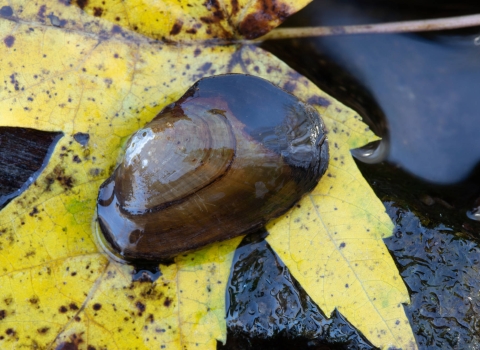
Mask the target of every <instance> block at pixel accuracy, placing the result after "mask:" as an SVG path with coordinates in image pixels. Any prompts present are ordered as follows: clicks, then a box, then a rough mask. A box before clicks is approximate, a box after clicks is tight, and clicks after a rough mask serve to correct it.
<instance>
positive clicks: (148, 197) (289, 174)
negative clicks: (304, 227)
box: [97, 74, 328, 261]
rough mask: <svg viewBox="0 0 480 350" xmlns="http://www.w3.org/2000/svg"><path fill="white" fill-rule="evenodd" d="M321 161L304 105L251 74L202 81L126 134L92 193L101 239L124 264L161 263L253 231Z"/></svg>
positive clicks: (315, 125) (309, 181)
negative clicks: (117, 157) (114, 162)
mask: <svg viewBox="0 0 480 350" xmlns="http://www.w3.org/2000/svg"><path fill="white" fill-rule="evenodd" d="M327 165H328V144H327V141H326V133H325V129H324V124H323V122H322V120H321V118H320V116H319V114H318V112H317V111H316V110H315V109H314V108H313V107H312V106H310V105H308V104H306V103H304V102H302V101H300V100H299V99H298V98H297V97H295V96H293V95H292V94H290V93H287V92H286V91H284V90H282V89H280V88H279V87H277V86H275V85H274V84H272V83H270V82H268V81H267V80H264V79H262V78H258V77H255V76H250V75H243V74H227V75H218V76H213V77H209V78H204V79H201V80H199V81H198V82H196V83H195V84H194V85H193V86H192V87H191V88H190V89H189V90H188V91H187V92H186V93H185V94H184V95H183V96H182V97H181V98H180V99H179V100H178V101H177V102H175V103H173V104H171V105H169V106H167V107H166V108H164V109H163V110H162V111H161V112H160V113H159V114H158V115H157V116H156V117H155V118H154V119H153V120H152V121H151V122H149V123H148V124H147V125H145V127H144V128H142V129H140V130H139V131H137V132H136V133H135V134H133V135H132V136H131V138H130V140H129V141H128V143H127V145H126V150H125V156H124V158H123V160H122V162H121V163H120V164H119V165H118V167H117V168H116V170H115V171H114V173H113V174H112V176H111V177H110V178H108V179H107V180H106V181H105V182H104V183H103V184H102V185H101V187H100V190H99V195H98V202H97V214H98V222H99V226H100V228H101V232H102V234H103V238H102V239H104V241H106V245H107V246H108V249H111V250H112V251H113V253H114V254H116V255H117V256H119V257H121V258H122V259H124V260H130V261H131V260H133V261H135V260H137V261H138V260H142V261H143V260H147V261H162V260H165V259H170V258H172V257H173V256H175V255H177V254H180V253H182V252H186V251H190V250H193V249H196V248H199V247H202V246H205V245H207V244H209V243H213V242H216V241H221V240H225V239H229V238H232V237H235V236H238V235H241V234H246V233H249V232H253V231H255V230H257V229H259V228H260V227H262V226H263V225H264V224H265V223H266V222H267V221H268V220H269V219H271V218H274V217H278V216H279V215H281V214H283V213H285V212H286V211H287V210H288V209H289V208H291V207H292V206H293V205H294V204H295V203H296V202H297V201H298V200H299V199H300V198H301V197H302V196H303V195H304V194H305V193H307V192H309V191H311V190H312V189H313V188H314V187H315V185H316V184H317V182H318V181H319V179H320V177H321V176H322V174H323V173H324V172H325V170H326V167H327Z"/></svg>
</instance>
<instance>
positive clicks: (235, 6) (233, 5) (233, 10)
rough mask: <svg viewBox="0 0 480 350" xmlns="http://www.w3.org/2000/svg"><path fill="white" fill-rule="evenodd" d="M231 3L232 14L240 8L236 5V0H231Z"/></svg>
mask: <svg viewBox="0 0 480 350" xmlns="http://www.w3.org/2000/svg"><path fill="white" fill-rule="evenodd" d="M231 4H232V15H235V14H237V12H238V10H239V9H240V7H239V6H238V0H232V1H231Z"/></svg>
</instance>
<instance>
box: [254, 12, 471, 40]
mask: <svg viewBox="0 0 480 350" xmlns="http://www.w3.org/2000/svg"><path fill="white" fill-rule="evenodd" d="M475 26H480V14H475V15H468V16H458V17H447V18H436V19H428V20H418V21H403V22H391V23H379V24H362V25H350V26H333V27H301V28H277V29H274V30H272V31H271V32H270V33H268V34H267V35H265V36H263V37H261V38H259V39H257V40H258V41H265V40H277V39H290V38H305V37H312V36H327V35H344V34H373V33H375V34H378V33H404V32H423V31H433V30H444V29H456V28H465V27H475Z"/></svg>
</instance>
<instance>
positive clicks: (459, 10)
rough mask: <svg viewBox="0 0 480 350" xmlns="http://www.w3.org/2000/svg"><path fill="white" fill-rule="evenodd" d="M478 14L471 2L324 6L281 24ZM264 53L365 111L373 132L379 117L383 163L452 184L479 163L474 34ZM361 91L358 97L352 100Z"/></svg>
mask: <svg viewBox="0 0 480 350" xmlns="http://www.w3.org/2000/svg"><path fill="white" fill-rule="evenodd" d="M476 12H477V13H478V12H480V3H479V2H477V3H474V2H446V1H443V2H442V1H440V2H438V1H437V2H432V1H418V2H412V1H406V2H395V1H391V2H387V1H379V0H377V1H359V0H357V1H351V0H349V1H346V0H322V1H315V2H313V3H312V4H311V5H309V6H308V7H307V8H306V9H305V10H303V11H301V12H300V13H299V14H297V15H296V16H294V17H293V18H291V19H290V20H289V21H287V23H286V24H287V26H318V25H348V24H365V23H381V22H388V21H398V20H412V19H419V18H427V17H442V16H454V15H463V14H471V13H476ZM263 46H264V47H265V48H266V49H268V50H271V51H273V52H274V53H275V54H277V55H278V56H279V57H280V58H282V59H284V60H286V61H287V62H288V63H289V64H292V62H293V65H294V66H295V67H294V68H296V69H299V70H301V71H302V73H303V74H306V75H307V76H308V77H310V78H312V79H314V80H315V82H316V83H317V84H319V85H320V86H321V87H322V88H323V89H324V90H326V91H327V92H330V93H331V94H333V95H334V96H337V97H338V98H339V99H340V100H342V102H344V103H347V104H349V105H352V107H354V108H356V109H358V110H359V112H362V111H364V113H363V114H364V117H366V118H367V119H372V120H373V121H374V123H376V124H377V130H378V124H379V123H381V120H383V119H384V120H385V122H386V125H387V129H388V133H387V134H388V135H385V136H386V138H387V139H388V144H389V147H387V148H389V152H387V154H386V159H387V160H388V161H390V162H392V163H395V164H397V165H399V166H400V167H402V168H404V169H405V170H407V171H408V172H410V173H411V174H414V175H416V176H418V177H420V178H422V179H425V180H427V181H430V182H434V183H441V184H452V183H456V182H458V181H461V180H463V179H465V178H466V177H468V175H469V174H470V173H471V172H472V171H473V169H474V167H475V166H476V165H477V164H478V163H479V160H480V132H479V131H480V130H479V127H480V95H479V92H480V59H479V58H480V28H470V29H468V30H461V31H458V30H457V31H448V32H435V33H434V32H430V33H426V34H425V33H422V34H379V35H378V34H377V35H375V34H374V35H345V36H331V37H322V38H314V39H301V40H294V41H289V42H286V41H282V42H273V41H272V42H267V43H265V44H264V45H263ZM281 46H283V47H284V48H285V50H284V51H286V52H288V53H287V54H285V52H284V53H282V48H281ZM287 47H294V48H295V49H294V50H292V49H290V50H289V49H287ZM292 53H294V55H293V54H292ZM286 56H290V57H286ZM346 77H348V79H347V78H346ZM352 85H353V86H354V88H353V91H352ZM360 87H361V88H363V90H365V91H361V92H360V93H358V92H359V88H360ZM357 93H358V94H357ZM344 97H348V99H347V100H345V99H344ZM374 129H375V128H374Z"/></svg>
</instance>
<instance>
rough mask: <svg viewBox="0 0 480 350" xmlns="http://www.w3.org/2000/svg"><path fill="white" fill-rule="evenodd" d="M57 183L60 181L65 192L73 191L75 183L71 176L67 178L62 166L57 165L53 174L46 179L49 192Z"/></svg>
mask: <svg viewBox="0 0 480 350" xmlns="http://www.w3.org/2000/svg"><path fill="white" fill-rule="evenodd" d="M55 181H58V182H59V183H60V185H61V186H62V187H63V188H64V189H65V190H69V189H71V188H72V187H73V183H74V179H73V178H72V177H71V176H67V175H66V174H65V169H64V168H63V167H61V166H60V165H57V166H56V167H55V168H54V169H53V170H52V172H51V173H50V174H48V175H47V176H46V177H45V182H46V184H47V188H46V190H47V191H50V189H51V186H52V184H53V183H54V182H55Z"/></svg>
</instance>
